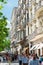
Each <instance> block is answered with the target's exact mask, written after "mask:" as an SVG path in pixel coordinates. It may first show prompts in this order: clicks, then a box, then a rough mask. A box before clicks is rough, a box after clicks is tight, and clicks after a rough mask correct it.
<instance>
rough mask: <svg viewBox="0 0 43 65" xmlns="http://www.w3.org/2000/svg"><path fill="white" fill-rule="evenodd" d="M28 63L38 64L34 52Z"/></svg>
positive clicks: (31, 64)
mask: <svg viewBox="0 0 43 65" xmlns="http://www.w3.org/2000/svg"><path fill="white" fill-rule="evenodd" d="M29 65H39V60H38V59H37V58H36V54H35V53H34V54H33V59H32V60H31V61H30V62H29Z"/></svg>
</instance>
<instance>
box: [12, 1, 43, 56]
mask: <svg viewBox="0 0 43 65" xmlns="http://www.w3.org/2000/svg"><path fill="white" fill-rule="evenodd" d="M14 12H15V13H14ZM13 15H14V17H13ZM13 15H12V23H11V24H12V32H13V33H14V35H13V33H12V35H13V36H12V37H14V38H15V39H16V42H17V43H19V44H20V45H21V46H22V48H25V47H27V46H28V47H29V49H28V51H29V52H35V51H36V53H37V54H38V55H42V54H43V0H18V7H17V8H16V10H13ZM13 28H14V31H13ZM14 38H12V39H14ZM27 39H28V40H27ZM26 40H27V41H26ZM12 41H13V40H12Z"/></svg>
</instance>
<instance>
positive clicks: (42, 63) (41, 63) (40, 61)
mask: <svg viewBox="0 0 43 65" xmlns="http://www.w3.org/2000/svg"><path fill="white" fill-rule="evenodd" d="M39 63H40V65H43V55H42V56H41V58H40V60H39Z"/></svg>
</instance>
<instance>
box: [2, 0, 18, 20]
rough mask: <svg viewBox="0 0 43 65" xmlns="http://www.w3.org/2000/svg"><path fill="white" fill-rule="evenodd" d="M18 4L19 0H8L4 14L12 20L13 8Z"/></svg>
mask: <svg viewBox="0 0 43 65" xmlns="http://www.w3.org/2000/svg"><path fill="white" fill-rule="evenodd" d="M17 6H18V0H8V2H7V4H5V6H4V8H3V14H4V15H5V16H6V17H7V18H8V21H11V15H12V10H13V8H14V7H17Z"/></svg>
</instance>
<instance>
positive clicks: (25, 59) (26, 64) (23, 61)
mask: <svg viewBox="0 0 43 65" xmlns="http://www.w3.org/2000/svg"><path fill="white" fill-rule="evenodd" d="M28 61H29V59H28V57H27V56H26V54H25V53H24V54H23V57H22V65H28Z"/></svg>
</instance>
